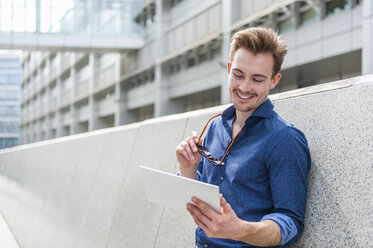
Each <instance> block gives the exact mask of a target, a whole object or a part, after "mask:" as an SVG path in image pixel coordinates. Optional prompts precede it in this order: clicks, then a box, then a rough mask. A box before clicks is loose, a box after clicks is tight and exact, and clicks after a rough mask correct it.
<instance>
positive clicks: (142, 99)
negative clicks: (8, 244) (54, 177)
mask: <svg viewBox="0 0 373 248" xmlns="http://www.w3.org/2000/svg"><path fill="white" fill-rule="evenodd" d="M57 2H59V3H57ZM0 4H1V12H0V14H1V17H0V29H1V30H0V31H1V32H2V33H4V32H5V34H6V32H10V35H9V34H8V36H5V35H3V34H0V46H2V47H6V46H9V44H11V46H12V47H13V48H18V49H22V50H27V51H25V52H24V53H23V56H22V62H21V65H22V101H21V109H22V113H21V143H23V144H24V143H31V142H36V141H40V140H45V139H51V138H55V137H61V136H66V135H71V134H77V133H81V132H87V131H91V130H95V129H100V128H106V127H113V126H118V125H122V124H128V123H132V122H137V121H141V120H144V119H147V118H152V117H158V116H162V115H167V114H173V113H179V112H184V111H190V110H195V109H200V108H205V107H210V106H215V105H220V104H225V103H228V102H229V96H228V91H227V73H226V62H227V61H228V55H229V42H230V37H231V35H232V34H233V33H234V32H236V31H238V30H241V29H244V28H247V27H251V26H259V25H260V26H269V27H272V28H274V29H276V30H278V32H279V33H280V34H281V36H282V38H283V39H285V40H286V41H287V44H288V47H289V53H288V55H287V57H286V58H285V61H284V64H283V69H282V75H283V77H282V79H281V82H280V84H279V85H278V86H277V87H276V88H275V89H274V90H273V91H272V93H277V92H282V91H287V90H291V89H296V88H302V87H307V86H311V85H315V84H320V83H325V82H329V81H335V80H339V79H344V78H350V77H354V76H358V75H361V74H368V73H373V69H372V65H371V64H372V63H373V62H371V59H370V58H371V57H372V56H373V48H372V44H371V43H372V35H373V31H372V25H373V24H372V23H373V22H372V21H367V22H365V21H364V16H365V14H364V13H365V8H370V10H369V11H368V12H367V13H368V15H369V16H370V15H371V14H369V13H372V10H371V9H372V8H373V7H372V5H371V3H370V1H367V0H364V1H362V0H302V1H300V0H203V1H201V0H153V1H152V0H144V1H135V0H127V1H126V0H102V1H98V0H75V1H74V0H66V1H52V0H36V1H28V0H25V1H14V0H11V1H9V0H7V1H4V0H2V1H0ZM4 6H7V8H8V11H7V12H6V13H11V14H10V16H8V17H7V18H8V19H9V20H13V21H12V22H11V23H14V20H15V18H16V16H18V17H19V18H23V19H22V20H24V21H23V24H24V25H23V26H22V25H19V26H16V25H15V24H13V25H11V26H10V27H8V26H9V25H8V26H6V25H5V26H4V25H3V24H4V22H6V21H5V19H4V18H5V17H4V18H3V16H4V14H3V10H4ZM20 9H22V11H23V12H22V11H20ZM32 9H33V10H34V11H31V10H32ZM17 11H18V12H17ZM4 13H5V12H4ZM369 18H371V17H369ZM30 20H31V21H30ZM32 20H35V21H32ZM370 20H371V19H370ZM20 23H22V22H20ZM4 27H6V28H5V30H4ZM363 30H365V31H364V32H363ZM366 31H368V32H366ZM7 37H11V39H10V38H9V40H7V39H8V38H7ZM35 37H36V38H35Z"/></svg>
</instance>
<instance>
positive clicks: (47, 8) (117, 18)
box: [0, 0, 142, 36]
mask: <svg viewBox="0 0 373 248" xmlns="http://www.w3.org/2000/svg"><path fill="white" fill-rule="evenodd" d="M141 5H142V3H141V1H139V0H102V1H97V0H61V1H56V0H0V32H2V33H7V32H9V33H10V32H12V33H46V34H79V35H95V36H100V35H111V36H112V35H124V36H133V35H136V36H138V35H139V34H140V29H139V25H138V24H137V23H136V22H135V21H134V18H135V16H134V14H137V13H139V11H140V10H141Z"/></svg>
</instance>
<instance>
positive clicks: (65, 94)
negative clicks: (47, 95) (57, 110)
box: [61, 89, 72, 106]
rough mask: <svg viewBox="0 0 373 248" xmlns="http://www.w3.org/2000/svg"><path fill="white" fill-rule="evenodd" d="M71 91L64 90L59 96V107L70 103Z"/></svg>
mask: <svg viewBox="0 0 373 248" xmlns="http://www.w3.org/2000/svg"><path fill="white" fill-rule="evenodd" d="M71 93H72V92H71V89H67V90H64V91H63V92H62V95H61V106H64V105H66V104H68V103H69V102H70V101H71Z"/></svg>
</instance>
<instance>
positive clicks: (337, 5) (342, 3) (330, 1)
mask: <svg viewBox="0 0 373 248" xmlns="http://www.w3.org/2000/svg"><path fill="white" fill-rule="evenodd" d="M346 8H348V0H327V1H326V15H331V14H335V13H338V12H340V11H342V10H345V9H346Z"/></svg>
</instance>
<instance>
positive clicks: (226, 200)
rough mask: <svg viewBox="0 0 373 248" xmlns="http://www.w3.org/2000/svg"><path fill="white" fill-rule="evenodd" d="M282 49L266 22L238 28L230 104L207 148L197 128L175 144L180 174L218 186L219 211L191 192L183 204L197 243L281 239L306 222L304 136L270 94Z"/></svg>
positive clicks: (295, 234)
mask: <svg viewBox="0 0 373 248" xmlns="http://www.w3.org/2000/svg"><path fill="white" fill-rule="evenodd" d="M286 53H287V48H286V45H285V43H284V41H282V40H280V38H279V36H278V35H277V34H276V33H275V32H274V31H272V30H271V29H268V28H262V27H259V28H249V29H246V30H243V31H240V32H238V33H236V34H235V35H234V36H233V37H232V42H231V46H230V61H229V62H228V68H227V69H228V83H229V94H230V97H231V100H232V103H233V105H232V106H231V107H229V108H228V109H226V110H225V111H224V112H223V113H222V114H221V116H218V117H217V118H215V119H214V121H213V122H212V123H211V126H210V128H209V130H208V132H207V134H206V137H205V138H204V140H203V146H204V147H207V148H208V149H209V152H210V153H206V152H205V151H206V150H205V151H204V150H203V149H205V148H203V147H202V146H201V145H202V140H201V139H200V138H199V137H198V134H197V132H196V131H193V132H192V135H191V136H190V137H188V138H187V139H186V140H185V141H183V142H181V143H180V144H179V145H178V146H177V147H176V155H177V159H178V162H179V164H180V175H181V176H184V177H189V178H192V179H198V180H200V181H203V182H207V183H210V184H214V185H218V186H219V187H220V192H221V196H220V198H221V213H218V212H216V211H214V210H213V209H212V208H211V207H210V206H208V205H207V204H206V203H204V202H202V201H201V200H200V199H197V198H195V197H193V198H192V202H193V203H194V204H190V203H189V204H187V206H186V208H187V210H188V211H189V213H190V214H191V216H192V218H193V219H194V221H195V223H196V224H197V225H198V227H197V230H196V245H197V247H253V246H254V247H255V246H259V247H262V246H284V245H288V244H290V243H292V242H294V241H295V240H297V239H298V238H299V236H300V234H301V232H302V230H303V223H304V208H305V200H306V179H307V174H308V170H309V167H310V164H311V158H310V152H309V148H308V145H307V140H306V138H305V136H304V134H303V133H302V132H301V131H299V130H298V129H296V128H295V127H293V126H292V125H290V124H288V123H287V122H285V121H284V120H283V119H282V118H281V117H280V116H279V115H277V113H276V112H274V111H273V105H272V103H271V101H270V100H269V98H268V94H269V90H270V89H273V88H274V87H275V86H276V85H277V83H278V82H279V80H280V78H281V74H280V73H279V71H280V69H281V65H282V62H283V59H284V57H285V55H286ZM200 153H202V154H203V155H205V156H204V157H202V158H201V155H200ZM212 157H214V158H216V159H215V160H214V159H213V158H212Z"/></svg>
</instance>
